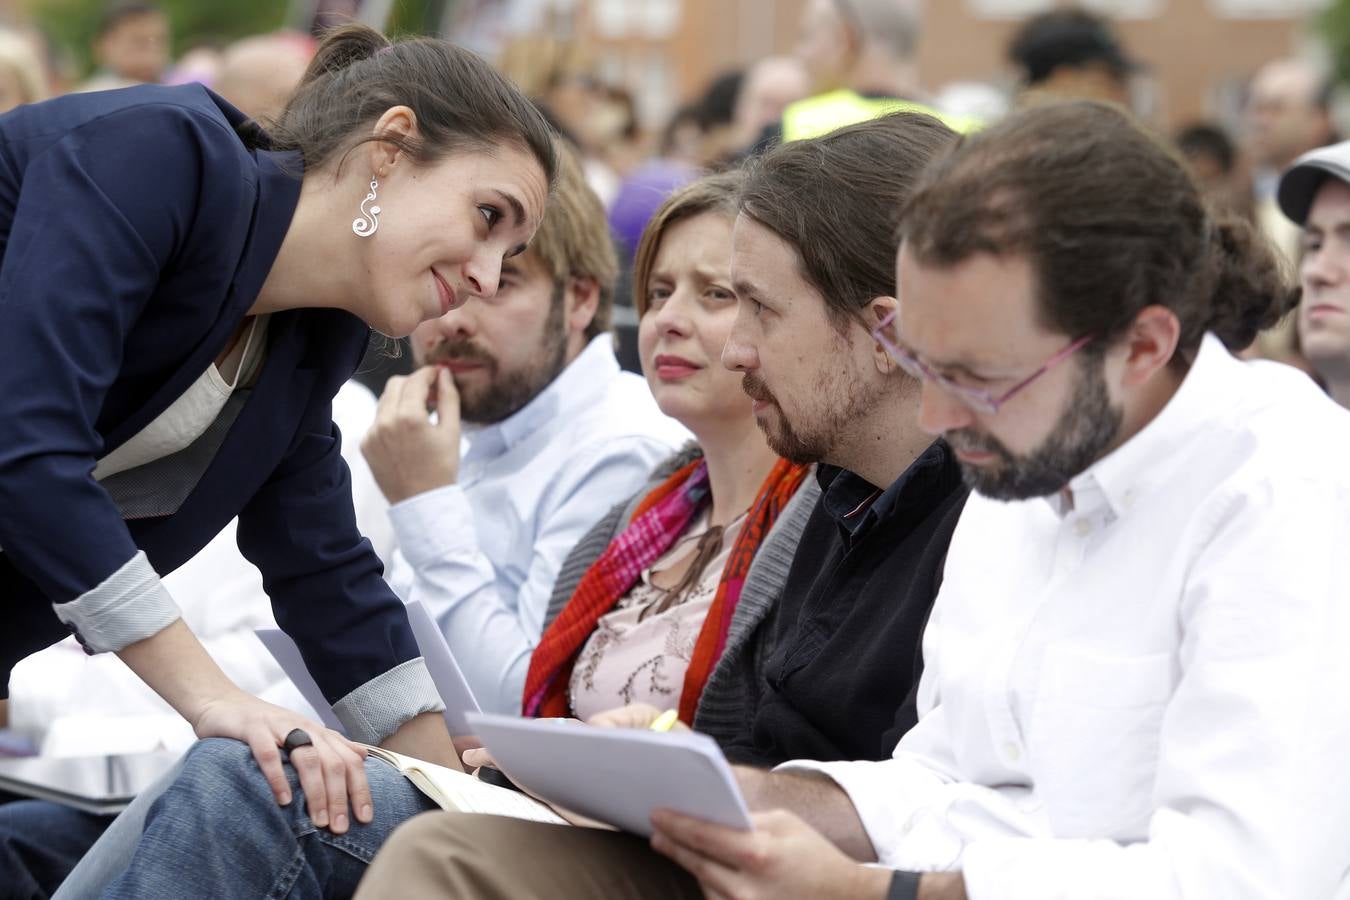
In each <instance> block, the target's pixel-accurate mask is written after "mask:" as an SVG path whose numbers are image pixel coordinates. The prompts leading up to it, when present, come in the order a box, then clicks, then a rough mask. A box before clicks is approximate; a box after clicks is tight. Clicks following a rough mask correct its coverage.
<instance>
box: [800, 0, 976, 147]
mask: <svg viewBox="0 0 1350 900" xmlns="http://www.w3.org/2000/svg"><path fill="white" fill-rule="evenodd" d="M921 34H922V21H921V16H920V10H919V5H918V3H917V2H916V0H807V3H806V7H805V9H804V10H803V11H802V18H801V23H800V26H799V28H798V35H799V36H798V38H797V50H796V54H797V58H798V59H800V60H801V62H802V65H803V66H804V67H805V69H806V73H807V77H808V78H809V80H810V85H811V92H812V96H810V97H807V98H806V99H804V100H798V101H797V102H795V103H792V104H790V105H789V106H788V107H787V109H785V110H784V111H783V120H782V135H781V137H782V140H785V141H796V140H802V139H803V138H811V137H818V136H820V135H822V134H827V133H829V132H831V131H834V130H835V129H837V128H842V127H843V126H845V125H852V124H854V123H855V122H863V121H866V120H868V119H873V118H876V117H877V116H881V115H885V114H886V113H890V112H902V111H903V112H920V113H927V114H929V115H933V116H937V117H938V118H939V119H941V120H942V121H943V122H945V123H946V124H947V125H948V126H949V127H952V128H954V129H956V130H957V131H963V130H967V129H969V128H971V127H973V125H974V123H973V122H970V121H968V120H962V119H958V118H957V117H953V116H945V115H943V114H942V113H941V112H940V111H938V110H936V109H934V108H933V107H932V105H931V101H930V99H929V98H928V96H927V94H926V93H925V92H924V90H923V88H922V86H921V85H920V83H919V71H918V49H919V39H920V37H921Z"/></svg>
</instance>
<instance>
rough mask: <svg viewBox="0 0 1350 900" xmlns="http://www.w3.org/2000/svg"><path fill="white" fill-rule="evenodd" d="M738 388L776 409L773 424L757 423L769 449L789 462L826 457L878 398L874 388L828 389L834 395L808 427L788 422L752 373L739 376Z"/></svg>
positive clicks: (809, 463) (764, 387)
mask: <svg viewBox="0 0 1350 900" xmlns="http://www.w3.org/2000/svg"><path fill="white" fill-rule="evenodd" d="M836 388H837V385H836ZM741 389H742V390H744V391H745V393H746V395H747V396H749V397H750V399H752V400H763V401H767V402H770V403H772V404H773V405H774V408H775V409H776V410H777V416H776V424H766V423H764V422H762V421H761V422H760V423H759V426H760V431H762V432H764V442H765V443H767V444H768V445H769V449H770V450H772V451H773V452H774V453H777V454H778V455H779V456H781V457H782V458H783V459H786V460H787V461H788V462H791V463H796V464H797V465H803V466H805V465H811V464H812V463H818V462H823V461H824V460H826V459H827V458H828V457H829V455H830V452H831V451H832V450H833V449H834V447H835V443H836V442H837V441H838V440H839V437H840V435H841V434H842V433H844V432H845V431H846V430H847V429H848V428H849V427H850V426H851V425H853V423H855V422H858V421H860V420H862V419H865V418H866V417H867V416H869V415H870V414H871V412H872V410H873V409H875V408H876V405H877V402H878V400H879V399H880V394H879V391H877V390H875V389H868V390H863V389H861V388H854V389H853V390H843V389H836V390H833V391H829V393H832V394H834V395H835V396H833V397H831V398H828V399H829V400H830V401H831V402H828V403H826V404H824V408H825V411H824V412H823V413H822V420H823V421H821V422H819V423H817V424H816V425H814V426H810V427H808V426H807V425H804V424H803V423H800V422H799V423H797V424H796V425H794V424H793V423H792V422H790V421H789V420H788V417H787V413H785V412H784V411H783V407H782V406H780V405H779V404H778V400H777V398H775V397H774V395H773V392H772V391H770V390H769V389H768V387H767V386H766V385H765V384H764V382H763V381H761V380H760V379H759V377H758V376H756V375H755V374H754V373H753V372H746V373H745V375H744V376H742V378H741Z"/></svg>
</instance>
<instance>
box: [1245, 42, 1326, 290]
mask: <svg viewBox="0 0 1350 900" xmlns="http://www.w3.org/2000/svg"><path fill="white" fill-rule="evenodd" d="M1245 117H1246V125H1247V134H1246V138H1247V140H1246V150H1247V153H1248V155H1249V156H1250V157H1251V164H1252V169H1253V171H1252V199H1253V202H1254V205H1255V211H1256V222H1257V225H1258V226H1259V227H1260V229H1261V231H1262V232H1263V233H1264V234H1265V235H1266V237H1267V238H1269V239H1270V241H1271V242H1272V243H1273V244H1274V245H1275V246H1276V248H1278V249H1279V250H1280V252H1282V253H1283V254H1284V257H1285V259H1287V260H1288V261H1289V262H1290V263H1296V262H1297V261H1298V246H1299V229H1298V228H1297V226H1295V225H1294V224H1293V223H1292V222H1290V221H1289V220H1288V219H1287V218H1285V216H1284V215H1283V214H1282V213H1281V212H1280V209H1279V206H1278V204H1277V203H1276V200H1275V189H1276V186H1277V185H1278V183H1279V179H1280V173H1282V172H1283V171H1284V170H1285V169H1287V168H1288V167H1289V166H1291V165H1293V163H1294V160H1296V159H1298V158H1299V157H1300V156H1302V155H1303V154H1304V153H1307V152H1308V151H1310V150H1315V149H1316V148H1318V147H1324V146H1326V145H1327V144H1332V143H1335V141H1336V129H1335V126H1334V125H1333V123H1332V120H1331V82H1330V80H1329V78H1328V76H1327V73H1326V72H1324V71H1323V70H1321V69H1320V68H1318V67H1317V66H1316V65H1314V64H1313V63H1311V62H1308V61H1307V60H1302V59H1279V60H1275V61H1274V62H1270V63H1267V64H1266V65H1264V66H1262V67H1261V69H1260V71H1258V72H1257V73H1256V76H1255V77H1254V78H1252V82H1251V86H1250V88H1249V90H1248V96H1247V106H1246V110H1245Z"/></svg>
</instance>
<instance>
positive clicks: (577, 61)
mask: <svg viewBox="0 0 1350 900" xmlns="http://www.w3.org/2000/svg"><path fill="white" fill-rule="evenodd" d="M497 69H498V70H499V71H500V72H501V73H502V74H504V75H505V76H506V77H507V78H509V79H511V80H512V81H513V82H515V83H516V84H517V85H519V86H520V89H521V90H522V91H523V92H524V93H525V95H526V96H528V97H529V98H530V99H532V100H533V101H534V102H535V103H536V104H537V105H538V106H539V107H540V108H541V110H542V111H543V112H544V115H545V116H546V117H547V118H548V119H549V120H550V121H551V122H552V123H553V124H554V125H555V126H556V127H557V128H558V130H559V131H560V132H561V133H562V135H563V136H564V137H565V138H567V139H568V140H569V141H570V142H571V143H572V144H573V145H574V146H575V147H576V149H577V151H578V152H579V154H580V159H581V168H582V171H583V172H584V173H585V175H586V183H587V184H589V185H590V186H591V190H593V191H595V193H596V195H597V196H598V197H599V198H600V202H601V203H602V204H603V205H604V206H605V208H606V209H608V208H609V206H610V204H612V203H613V202H614V198H615V196H617V194H618V192H619V185H620V176H619V173H618V172H616V171H615V169H614V167H613V165H612V164H611V162H610V160H609V159H608V158H607V149H608V148H607V147H606V141H607V140H608V139H609V138H610V137H611V136H612V135H613V132H614V125H615V121H616V118H621V117H616V116H615V115H614V108H613V104H612V102H611V100H610V98H609V96H608V94H607V91H606V89H605V87H604V86H603V85H602V84H601V83H600V81H599V79H598V78H597V77H596V74H595V61H594V59H592V58H591V56H590V54H589V53H588V52H587V51H586V50H585V49H584V48H582V47H581V46H580V45H579V44H578V43H577V42H575V41H570V40H565V39H560V38H556V37H552V36H548V35H544V36H539V35H523V36H516V37H513V38H512V39H510V40H508V41H507V42H506V43H505V44H504V45H503V47H502V52H501V54H500V55H499V57H498V60H497Z"/></svg>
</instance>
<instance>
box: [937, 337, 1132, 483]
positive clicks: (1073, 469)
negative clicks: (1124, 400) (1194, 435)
mask: <svg viewBox="0 0 1350 900" xmlns="http://www.w3.org/2000/svg"><path fill="white" fill-rule="evenodd" d="M1082 368H1083V377H1082V378H1081V379H1079V381H1078V384H1077V385H1076V386H1075V387H1074V393H1073V397H1072V398H1071V400H1070V402H1069V408H1068V409H1067V410H1065V411H1064V414H1063V415H1062V416H1060V418H1059V421H1058V422H1057V423H1055V427H1054V429H1052V430H1051V432H1050V434H1049V435H1048V436H1047V437H1046V439H1045V440H1044V441H1042V442H1041V445H1040V446H1039V447H1037V448H1036V449H1035V450H1033V451H1031V453H1029V454H1027V455H1026V456H1017V455H1016V454H1014V453H1012V452H1011V451H1010V450H1008V448H1007V447H1005V446H1003V444H1002V443H1000V442H999V441H998V440H997V439H996V438H994V437H992V436H991V435H987V434H972V433H969V432H966V431H954V432H951V433H949V434H947V435H946V436H945V437H946V439H947V443H949V444H951V445H952V447H953V448H955V449H957V450H967V451H970V450H974V451H977V452H978V451H985V452H990V453H994V454H995V455H997V456H998V457H999V459H1000V461H1001V463H1000V464H998V465H995V466H978V467H977V466H966V465H964V464H963V465H962V466H961V474H962V476H963V477H964V478H965V482H966V484H967V485H968V486H969V487H970V488H971V489H973V490H976V491H979V492H980V493H981V494H983V495H984V496H986V497H990V498H992V499H994V500H1026V499H1028V498H1030V497H1047V496H1049V495H1051V494H1054V493H1057V492H1058V491H1061V490H1063V489H1064V488H1065V487H1066V486H1068V484H1069V481H1070V480H1071V479H1072V478H1074V477H1075V476H1077V475H1078V474H1079V473H1081V472H1083V471H1084V470H1086V469H1087V468H1088V467H1089V466H1091V465H1092V464H1093V463H1095V462H1096V461H1097V460H1098V459H1100V458H1101V457H1102V454H1103V453H1105V452H1106V448H1107V447H1109V446H1110V445H1111V442H1112V441H1114V440H1115V438H1116V435H1117V434H1118V433H1119V432H1120V424H1121V421H1122V418H1123V413H1122V412H1121V410H1120V409H1119V408H1117V407H1113V406H1112V405H1111V398H1110V395H1109V394H1108V393H1107V390H1106V378H1105V376H1104V375H1103V371H1102V365H1101V360H1100V359H1093V358H1090V357H1085V358H1084V360H1083V363H1082Z"/></svg>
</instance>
